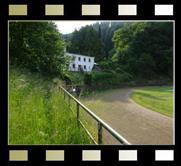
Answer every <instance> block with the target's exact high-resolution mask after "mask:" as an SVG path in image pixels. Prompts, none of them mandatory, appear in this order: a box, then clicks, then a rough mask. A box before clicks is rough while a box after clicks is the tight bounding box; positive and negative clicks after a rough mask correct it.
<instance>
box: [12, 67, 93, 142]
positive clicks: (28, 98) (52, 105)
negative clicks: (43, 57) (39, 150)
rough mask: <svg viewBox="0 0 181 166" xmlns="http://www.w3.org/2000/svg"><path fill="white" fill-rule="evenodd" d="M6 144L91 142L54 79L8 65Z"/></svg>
mask: <svg viewBox="0 0 181 166" xmlns="http://www.w3.org/2000/svg"><path fill="white" fill-rule="evenodd" d="M9 144H10V145H12V144H22V145H24V144H36V145H37V144H56V145H57V144H93V143H92V141H91V139H90V138H89V136H88V135H87V134H86V132H85V131H84V129H83V128H82V127H81V126H80V124H79V123H78V122H77V119H76V116H75V115H74V114H73V113H72V111H71V110H70V108H69V107H68V105H67V104H66V103H65V102H64V100H63V97H62V96H61V95H60V92H59V90H58V87H57V86H56V85H55V84H54V83H53V82H51V81H45V80H43V78H42V77H41V75H39V74H32V73H30V72H28V71H27V70H23V69H19V68H15V67H12V66H10V68H9Z"/></svg>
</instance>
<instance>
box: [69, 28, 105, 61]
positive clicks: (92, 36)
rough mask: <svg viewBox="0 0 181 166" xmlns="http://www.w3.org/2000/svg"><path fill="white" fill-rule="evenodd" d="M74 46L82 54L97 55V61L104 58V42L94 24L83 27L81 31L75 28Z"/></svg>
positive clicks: (72, 38)
mask: <svg viewBox="0 0 181 166" xmlns="http://www.w3.org/2000/svg"><path fill="white" fill-rule="evenodd" d="M70 41H71V43H72V47H73V48H74V49H78V50H79V53H80V54H82V55H89V56H93V57H95V61H96V62H98V61H101V60H103V59H104V55H105V53H104V43H103V42H102V40H101V38H99V36H98V32H97V31H96V29H95V28H93V27H92V26H88V25H87V26H86V27H82V28H81V29H80V30H79V31H77V30H75V31H74V32H73V33H72V36H71V39H70Z"/></svg>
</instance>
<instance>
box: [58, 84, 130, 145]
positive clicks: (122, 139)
mask: <svg viewBox="0 0 181 166" xmlns="http://www.w3.org/2000/svg"><path fill="white" fill-rule="evenodd" d="M59 88H61V89H62V90H63V91H64V92H65V93H67V94H68V95H69V96H70V97H71V98H72V99H73V100H74V101H75V102H76V103H77V104H79V106H81V107H82V108H83V109H84V110H85V111H86V112H87V113H88V114H89V115H91V116H92V117H93V118H94V119H95V120H96V121H97V122H98V124H99V130H100V131H99V134H98V136H99V137H102V129H101V127H102V126H103V127H104V128H105V129H106V130H107V131H108V132H109V133H110V134H112V135H113V136H114V137H115V138H116V139H117V140H118V141H119V142H121V143H122V144H123V145H131V144H130V143H129V142H128V141H127V140H126V139H125V138H123V137H122V136H121V135H120V134H119V133H117V132H116V131H115V130H114V129H112V128H111V127H110V126H109V125H108V124H106V123H105V122H104V121H103V120H102V119H100V118H99V117H98V116H97V115H95V114H94V113H93V112H92V111H90V110H89V109H88V108H87V107H86V106H84V105H83V104H82V103H81V102H80V101H79V100H77V99H76V98H75V97H74V96H73V95H71V94H70V93H69V92H67V91H66V90H65V89H64V88H63V87H61V86H60V85H59ZM64 95H65V94H64ZM98 140H100V141H99V143H102V142H101V140H102V139H100V138H99V139H98Z"/></svg>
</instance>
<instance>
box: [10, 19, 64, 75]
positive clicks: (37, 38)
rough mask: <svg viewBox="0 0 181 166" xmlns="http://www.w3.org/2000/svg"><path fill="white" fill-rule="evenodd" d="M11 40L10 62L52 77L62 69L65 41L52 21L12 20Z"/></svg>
mask: <svg viewBox="0 0 181 166" xmlns="http://www.w3.org/2000/svg"><path fill="white" fill-rule="evenodd" d="M9 42H10V50H9V52H10V61H11V62H14V61H16V63H17V64H21V65H23V66H24V67H27V68H29V69H30V70H32V71H35V72H41V73H42V74H43V75H45V76H49V77H50V76H51V77H52V76H54V75H55V74H58V73H59V74H60V73H61V72H63V70H64V68H65V63H66V59H64V57H63V54H64V53H63V48H64V47H65V46H66V44H65V42H64V40H63V38H62V35H61V34H60V33H59V32H58V30H57V28H56V25H55V24H54V23H53V22H10V23H9Z"/></svg>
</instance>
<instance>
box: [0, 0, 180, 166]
mask: <svg viewBox="0 0 181 166" xmlns="http://www.w3.org/2000/svg"><path fill="white" fill-rule="evenodd" d="M9 4H27V5H28V9H27V10H28V14H27V16H9V15H8V13H9V12H8V6H9ZM45 4H64V16H45ZM82 4H83V5H85V4H100V10H101V11H100V16H81V12H82V10H81V5H82ZM119 4H136V5H137V16H118V5H119ZM157 4H173V6H174V7H173V8H174V11H173V16H155V15H154V13H155V9H154V5H157ZM1 7H3V9H4V10H1V11H0V12H1V17H0V18H1V26H0V34H1V35H0V36H1V37H0V40H1V46H2V47H1V49H0V52H1V56H0V58H1V59H0V62H1V65H0V67H1V69H0V71H1V83H2V84H1V93H0V94H1V106H2V107H1V110H2V112H1V120H0V122H1V127H2V129H3V130H1V136H2V140H1V144H2V146H1V147H2V150H1V151H0V152H2V154H1V155H0V158H1V162H2V165H13V166H14V165H18V166H19V165H20V166H21V165H23V166H24V165H25V166H26V165H35V164H40V165H54V166H56V165H103V164H104V165H105V164H111V165H114V166H116V165H122V164H123V165H129V166H130V165H139V166H140V165H147V164H150V165H153V164H154V165H163V166H167V165H168V166H176V165H177V164H178V162H179V160H180V159H179V156H180V148H179V145H180V142H179V140H181V139H180V138H181V137H180V135H179V127H178V126H179V125H180V122H179V116H180V114H181V113H180V112H179V110H177V111H176V106H175V145H140V146H139V145H131V146H124V145H120V146H119V145H97V146H91V145H73V146H71V145H20V146H18V145H8V142H7V140H8V131H7V127H8V56H7V55H8V33H7V32H8V20H105V21H106V20H174V21H175V22H176V10H177V9H176V8H177V6H176V0H172V1H171V0H169V1H164V2H163V1H161V0H157V1H156V0H152V1H151V2H147V1H142V2H141V0H129V2H128V1H125V2H122V1H118V0H112V1H111V2H108V1H105V2H101V1H100V0H96V1H95V0H88V1H86V2H85V1H83V0H79V1H75V0H74V1H72V2H71V1H69V0H61V1H59V0H16V1H15V0H8V1H6V2H5V3H3V5H2V6H1ZM110 9H112V10H110ZM108 11H109V12H108ZM175 25H176V23H175ZM175 31H176V27H175ZM175 41H176V37H175ZM175 47H176V43H175ZM175 51H176V49H175ZM175 54H176V52H175ZM175 63H176V61H175ZM175 69H176V68H175ZM175 74H176V72H175ZM175 84H176V82H175ZM175 94H176V93H175ZM175 103H176V99H175ZM124 149H125V150H129V149H130V150H138V160H137V161H129V162H126V161H118V151H119V150H124ZM9 150H28V161H26V162H23V161H22V162H14V161H9ZM45 150H64V153H65V160H64V161H60V162H56V161H55V162H46V161H45ZM82 150H101V161H93V162H87V161H86V162H84V161H82ZM155 150H174V161H155ZM110 154H111V155H110Z"/></svg>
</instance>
